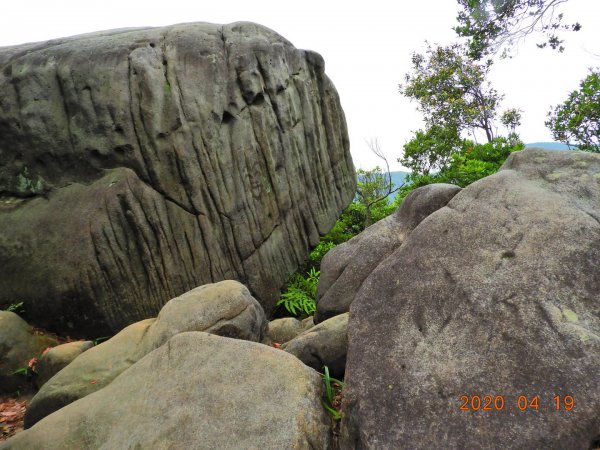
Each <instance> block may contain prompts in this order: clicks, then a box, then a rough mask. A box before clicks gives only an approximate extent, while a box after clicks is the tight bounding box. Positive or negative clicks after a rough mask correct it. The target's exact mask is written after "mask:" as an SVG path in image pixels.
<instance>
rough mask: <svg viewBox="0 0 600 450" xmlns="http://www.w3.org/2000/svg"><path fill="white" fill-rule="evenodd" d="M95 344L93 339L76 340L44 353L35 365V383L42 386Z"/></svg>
mask: <svg viewBox="0 0 600 450" xmlns="http://www.w3.org/2000/svg"><path fill="white" fill-rule="evenodd" d="M93 346H94V343H93V342H92V341H75V342H69V343H67V344H61V345H57V346H56V347H52V348H51V349H49V350H48V351H47V352H46V353H44V354H43V355H42V356H41V357H40V358H39V359H38V361H37V363H36V365H35V371H36V372H37V375H36V377H35V380H34V382H35V385H36V386H37V387H38V389H39V388H41V387H42V386H43V385H44V384H46V382H47V381H48V380H49V379H50V378H52V377H53V376H54V375H56V374H57V373H58V372H60V371H61V370H62V369H64V368H65V367H67V366H68V365H69V364H70V363H71V362H72V361H73V360H74V359H75V358H77V357H78V356H79V355H81V354H82V353H83V352H85V351H86V350H89V349H90V348H92V347H93Z"/></svg>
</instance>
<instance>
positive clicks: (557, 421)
mask: <svg viewBox="0 0 600 450" xmlns="http://www.w3.org/2000/svg"><path fill="white" fill-rule="evenodd" d="M598 261H600V155H596V154H590V153H583V152H557V151H545V150H539V149H535V150H533V149H531V150H524V151H522V152H518V153H515V154H513V155H511V156H510V157H509V159H508V160H507V161H506V163H505V164H504V166H503V167H502V169H501V171H500V172H498V173H497V174H495V175H493V176H490V177H488V178H485V179H483V180H480V181H478V182H476V183H474V184H472V185H470V186H468V187H467V188H465V189H464V190H462V191H461V192H460V193H458V194H457V195H456V196H455V197H454V198H453V199H452V200H450V202H449V203H448V204H447V205H446V206H445V207H443V208H441V209H439V210H438V211H436V212H434V213H433V214H431V215H430V216H429V217H427V218H426V219H425V220H423V221H422V222H421V223H420V224H419V225H418V226H417V227H416V228H415V229H414V230H413V231H412V233H410V235H409V236H408V237H407V238H406V240H405V241H404V242H403V243H402V245H401V246H400V247H399V248H397V249H396V250H395V251H394V252H393V253H392V254H391V255H390V256H389V257H388V258H387V259H385V260H384V261H383V262H382V263H381V264H379V265H378V266H377V268H376V269H375V270H374V271H373V272H372V273H371V275H370V276H369V277H368V278H367V279H366V281H365V282H364V283H363V284H362V287H361V290H360V292H359V293H358V294H357V296H356V299H355V301H354V303H353V304H352V306H351V309H350V322H349V325H348V335H349V348H348V359H347V366H346V385H345V389H344V402H345V403H344V406H343V409H344V418H343V419H342V424H341V443H342V448H345V449H353V448H360V449H380V448H393V449H431V448H439V447H440V446H442V447H444V448H448V449H467V448H485V449H541V448H543V449H576V448H577V449H588V448H595V447H592V446H591V445H592V444H593V443H595V444H597V443H598V441H597V440H598V436H599V435H600V376H598V361H600V299H599V297H598V293H599V292H600V271H599V270H598ZM486 396H489V398H488V397H486ZM500 396H502V397H503V398H500ZM520 396H522V397H521V398H520V399H519V397H520ZM557 396H558V399H557V398H556V397H557ZM567 396H570V398H568V397H567ZM476 397H477V398H476ZM572 399H574V405H575V407H574V408H573V409H572V410H568V409H569V408H568V407H569V405H570V404H571V400H572ZM502 400H503V402H502ZM557 401H558V406H559V408H560V410H557V408H556V406H557V403H556V402H557ZM479 402H481V403H479ZM525 402H526V403H525ZM536 405H537V407H536ZM519 406H520V407H521V408H525V410H523V411H521V410H520V409H519Z"/></svg>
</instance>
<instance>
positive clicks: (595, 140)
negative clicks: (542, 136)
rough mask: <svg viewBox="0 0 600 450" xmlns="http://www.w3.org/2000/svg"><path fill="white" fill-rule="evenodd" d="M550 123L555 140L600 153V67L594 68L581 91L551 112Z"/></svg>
mask: <svg viewBox="0 0 600 450" xmlns="http://www.w3.org/2000/svg"><path fill="white" fill-rule="evenodd" d="M548 117H549V118H548V120H547V121H546V126H547V127H548V128H550V130H551V131H552V135H553V137H554V139H556V140H558V141H561V142H564V143H565V144H568V145H572V144H577V145H578V146H579V149H580V150H588V151H592V152H600V70H599V69H596V70H595V71H594V70H592V71H591V72H590V74H589V75H588V76H587V77H586V78H585V79H584V80H583V81H581V83H580V85H579V90H576V91H573V92H571V93H570V94H569V97H568V98H567V100H566V101H565V102H564V103H563V104H562V105H558V106H556V107H555V108H554V110H552V111H550V112H549V113H548Z"/></svg>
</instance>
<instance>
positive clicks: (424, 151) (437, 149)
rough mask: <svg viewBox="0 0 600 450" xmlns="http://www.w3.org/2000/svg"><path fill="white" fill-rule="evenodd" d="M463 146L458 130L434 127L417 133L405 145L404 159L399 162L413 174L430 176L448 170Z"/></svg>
mask: <svg viewBox="0 0 600 450" xmlns="http://www.w3.org/2000/svg"><path fill="white" fill-rule="evenodd" d="M462 145H463V141H462V139H461V138H460V136H459V134H458V131H457V130H456V128H452V127H441V126H439V125H433V126H431V127H430V128H428V129H426V130H418V131H417V132H416V133H415V136H414V137H413V138H412V139H411V140H410V141H408V142H407V143H406V144H405V145H404V157H403V158H402V159H399V162H400V163H401V164H402V165H404V166H405V167H408V168H409V169H411V171H412V172H413V173H418V174H423V175H428V174H429V173H430V172H434V171H439V170H441V169H444V168H446V167H447V166H448V164H450V162H451V161H452V155H453V154H455V153H457V152H458V151H460V148H461V147H462Z"/></svg>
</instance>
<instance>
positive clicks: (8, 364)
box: [0, 311, 58, 394]
mask: <svg viewBox="0 0 600 450" xmlns="http://www.w3.org/2000/svg"><path fill="white" fill-rule="evenodd" d="M56 344H58V342H57V341H56V339H54V338H52V337H50V336H46V335H44V334H42V333H40V332H37V331H36V330H34V329H33V327H31V326H30V325H29V324H27V322H25V321H24V320H23V319H22V318H21V317H19V316H18V315H17V314H15V313H14V312H11V311H0V394H12V393H14V392H15V391H16V390H18V389H20V388H23V387H26V386H27V383H26V382H25V378H24V377H23V376H22V375H19V374H15V371H17V370H19V369H23V368H25V369H26V368H27V367H28V363H29V361H30V360H31V359H32V358H37V357H38V356H40V354H41V353H42V351H43V350H44V349H46V348H47V347H52V346H54V345H56Z"/></svg>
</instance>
